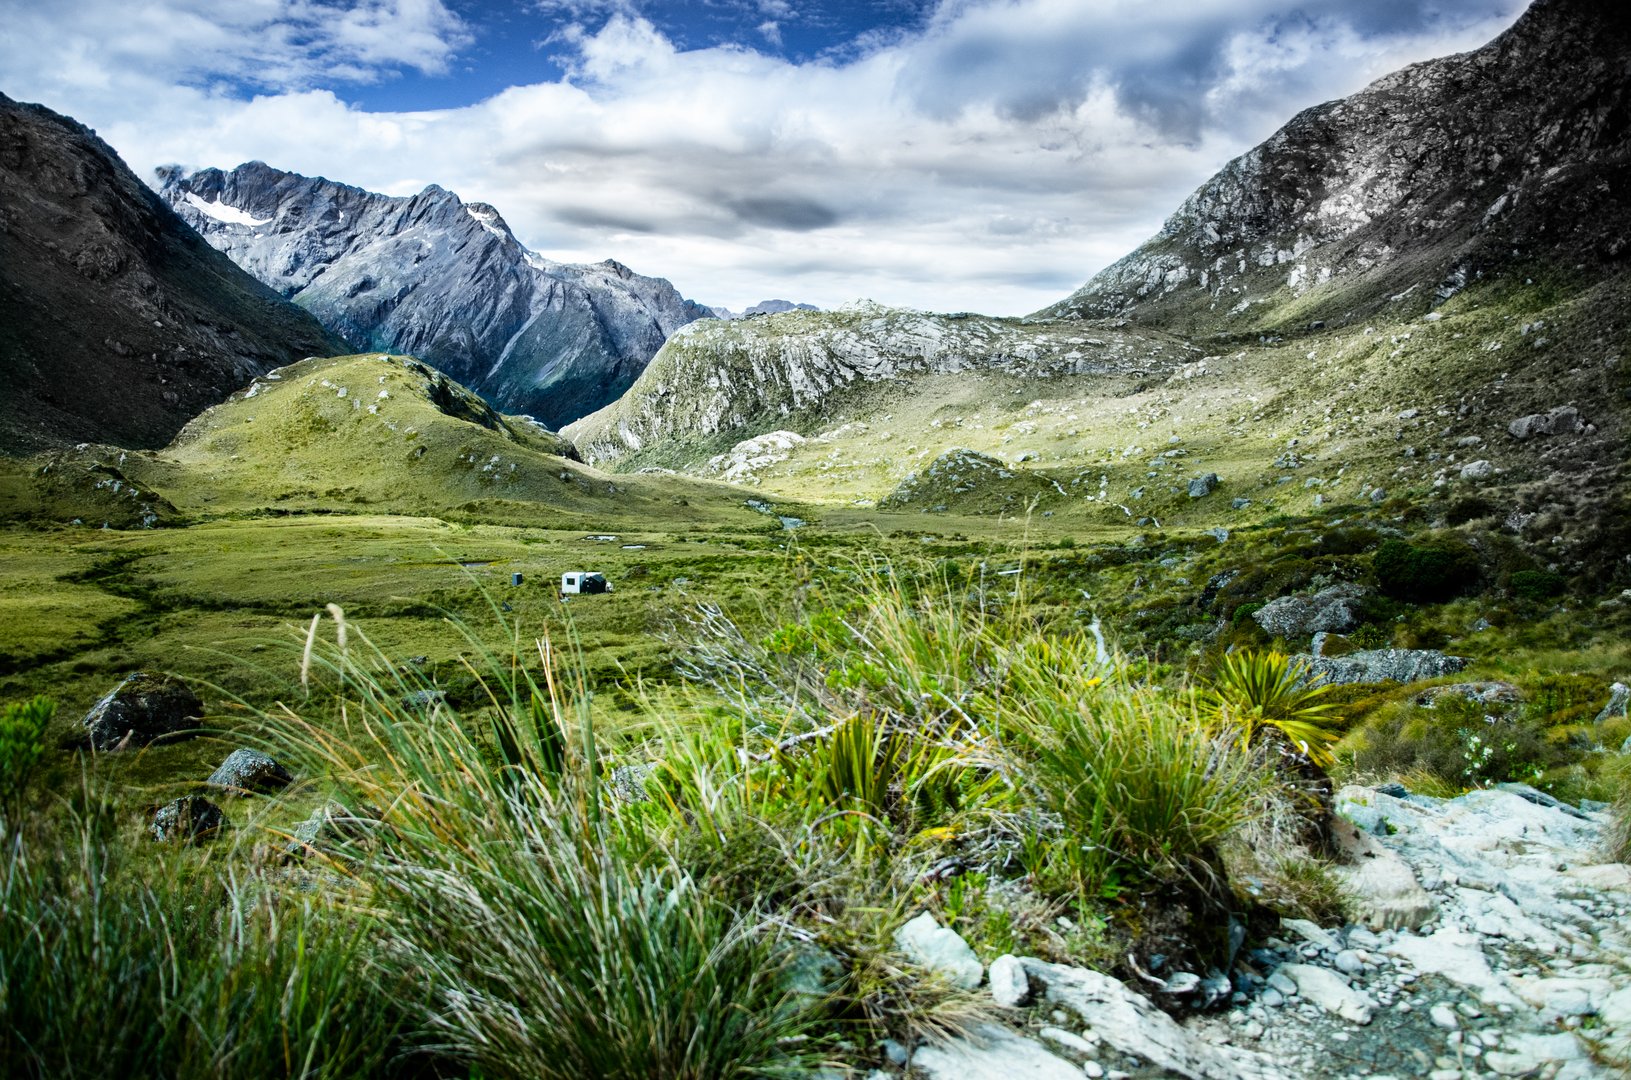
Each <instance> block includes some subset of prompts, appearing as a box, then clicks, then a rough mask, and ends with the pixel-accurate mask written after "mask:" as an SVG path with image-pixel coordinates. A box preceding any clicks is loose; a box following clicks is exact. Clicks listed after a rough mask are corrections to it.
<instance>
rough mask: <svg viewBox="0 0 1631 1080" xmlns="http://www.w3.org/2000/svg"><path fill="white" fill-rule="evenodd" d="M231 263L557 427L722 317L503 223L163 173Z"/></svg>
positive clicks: (433, 188)
mask: <svg viewBox="0 0 1631 1080" xmlns="http://www.w3.org/2000/svg"><path fill="white" fill-rule="evenodd" d="M159 180H160V182H161V184H162V193H163V195H164V198H165V199H166V200H167V201H168V202H169V204H170V205H171V206H172V207H174V208H175V210H176V212H177V213H179V214H180V215H181V216H182V217H183V218H185V219H186V220H187V221H189V222H190V223H191V224H192V225H193V226H194V227H195V228H197V229H198V230H199V232H200V233H202V234H203V235H204V237H205V238H206V239H207V240H208V241H209V242H210V243H211V244H212V245H214V246H215V247H216V248H218V249H220V250H221V251H223V252H225V253H226V254H227V255H228V256H230V257H231V258H232V259H233V261H235V262H237V263H238V264H239V265H240V266H242V267H243V268H244V269H246V270H248V271H249V272H250V273H252V274H254V275H255V276H256V277H257V278H259V279H260V280H261V281H263V282H265V283H266V284H267V285H269V286H270V287H272V288H274V289H276V290H277V291H278V292H280V293H282V294H283V295H284V296H286V297H288V298H290V299H292V300H294V301H295V302H296V303H297V304H299V305H300V306H302V307H304V308H306V309H307V310H308V311H310V312H312V313H313V314H314V315H316V316H317V317H318V318H319V319H320V320H321V321H322V322H323V323H324V324H325V325H327V326H328V327H330V328H331V329H333V330H334V331H335V332H336V333H338V334H340V335H342V336H344V337H345V338H347V339H348V340H349V341H351V342H353V343H354V344H355V345H357V346H358V347H364V348H367V349H370V350H379V351H385V352H398V353H411V354H413V355H415V356H419V357H422V358H424V359H425V360H427V361H428V362H430V363H432V364H434V365H435V366H436V367H438V368H440V369H442V370H443V371H445V372H447V373H448V374H449V375H451V376H452V377H454V378H456V379H458V380H459V381H461V382H463V383H466V384H467V385H470V386H471V387H473V388H475V389H476V390H477V391H478V392H480V393H481V394H483V395H484V396H485V397H487V398H488V400H490V401H492V402H493V404H494V405H495V406H497V407H499V408H501V409H503V410H505V411H507V412H512V413H522V414H527V415H531V416H535V417H537V418H538V419H540V420H541V421H543V422H544V423H546V424H549V425H550V426H552V427H558V426H560V425H563V424H565V423H567V422H569V421H571V420H573V419H576V418H577V417H578V416H581V415H584V414H585V413H588V412H591V411H593V410H594V409H597V408H599V407H601V406H602V405H605V404H607V403H608V402H610V401H613V400H615V399H616V398H617V397H618V396H619V395H620V394H621V393H622V392H623V390H625V389H626V388H627V387H628V386H629V385H630V384H631V383H632V382H633V381H634V379H635V378H636V377H637V376H638V375H639V374H640V372H641V371H643V370H644V369H645V366H646V364H647V363H648V362H649V361H650V359H651V357H652V356H653V355H654V354H655V353H656V352H657V350H658V349H659V348H660V347H661V346H662V343H663V342H664V341H665V340H666V339H667V337H668V335H669V334H671V333H673V332H674V331H675V330H676V329H678V328H679V327H680V326H683V325H685V324H686V323H688V322H690V321H692V320H694V319H698V318H703V317H705V316H706V315H707V314H708V312H707V310H706V309H704V308H702V307H701V306H700V305H697V304H693V303H692V302H691V301H689V300H686V299H685V298H684V297H682V296H680V295H679V293H678V291H676V290H675V289H674V287H673V286H672V285H671V284H670V283H669V282H667V281H664V280H663V279H661V278H649V277H644V276H641V275H639V274H636V273H635V272H634V271H632V270H630V269H629V268H628V267H626V266H623V265H622V264H620V263H617V262H614V261H611V260H607V261H606V262H603V263H599V264H595V265H592V266H575V265H571V264H567V263H558V262H554V261H553V260H550V259H546V258H544V257H542V256H540V255H538V254H536V253H535V252H532V251H529V250H528V249H527V248H526V247H525V246H523V245H522V244H521V243H520V241H518V240H517V239H516V237H515V234H514V232H512V231H511V229H510V226H509V224H508V223H507V222H506V221H505V220H504V218H503V216H502V214H500V213H499V211H498V210H497V208H495V207H493V206H491V205H490V204H487V203H482V202H469V203H467V202H464V201H463V200H462V199H460V198H459V196H458V195H457V194H455V193H454V192H451V191H448V190H447V189H445V188H443V187H440V186H439V185H436V184H431V185H429V186H428V187H426V188H425V189H424V190H423V191H421V192H419V194H417V195H413V196H410V197H406V198H400V197H393V196H388V195H381V194H377V193H375V192H371V191H366V190H364V189H362V188H357V187H352V186H350V185H346V184H339V183H335V182H334V181H331V180H327V179H324V178H322V177H316V178H313V177H306V176H302V175H300V174H298V173H291V172H285V171H283V170H281V169H276V168H273V167H271V166H269V165H266V164H265V163H263V162H248V163H246V164H244V165H240V166H238V167H237V168H236V169H231V170H221V169H202V170H199V171H197V172H194V173H191V174H187V173H184V172H182V171H181V170H179V169H175V168H167V169H164V170H161V171H160V173H159Z"/></svg>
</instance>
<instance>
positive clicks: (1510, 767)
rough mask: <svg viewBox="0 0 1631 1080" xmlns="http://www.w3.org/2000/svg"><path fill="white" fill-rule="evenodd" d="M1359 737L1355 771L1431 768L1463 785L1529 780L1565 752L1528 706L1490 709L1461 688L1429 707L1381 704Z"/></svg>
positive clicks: (1385, 772)
mask: <svg viewBox="0 0 1631 1080" xmlns="http://www.w3.org/2000/svg"><path fill="white" fill-rule="evenodd" d="M1355 744H1356V747H1355V752H1354V760H1353V764H1354V769H1355V771H1356V772H1359V773H1361V774H1370V775H1390V776H1404V775H1406V774H1409V773H1412V772H1419V773H1427V774H1431V775H1432V776H1434V777H1437V778H1438V779H1439V780H1441V781H1443V782H1444V783H1446V784H1452V785H1455V786H1457V787H1462V788H1467V787H1483V786H1487V785H1490V784H1499V783H1505V782H1507V781H1521V782H1524V783H1531V784H1532V783H1535V782H1536V781H1537V780H1538V779H1540V778H1541V777H1542V776H1543V775H1544V773H1545V772H1546V770H1547V769H1549V768H1551V767H1552V766H1553V765H1555V764H1558V763H1560V761H1561V760H1562V757H1563V754H1562V753H1561V752H1560V750H1559V749H1558V748H1556V747H1553V746H1551V745H1550V744H1549V743H1548V741H1547V739H1546V734H1545V726H1544V724H1543V723H1542V722H1539V721H1538V720H1537V719H1535V718H1533V717H1532V716H1530V715H1529V712H1528V710H1517V711H1515V713H1514V714H1512V715H1496V714H1491V713H1489V712H1487V711H1486V709H1485V706H1484V705H1483V704H1482V703H1480V702H1473V701H1468V700H1467V699H1465V698H1462V697H1459V696H1456V695H1443V696H1441V697H1440V698H1439V699H1438V701H1437V702H1436V703H1435V704H1434V706H1433V707H1431V708H1427V707H1425V706H1417V705H1413V704H1410V703H1407V702H1400V703H1397V704H1395V705H1393V706H1391V707H1387V708H1384V709H1381V710H1378V712H1377V714H1376V715H1375V716H1374V717H1373V718H1372V719H1371V720H1370V721H1369V722H1368V723H1367V724H1366V725H1365V729H1364V731H1363V732H1361V733H1360V734H1359V735H1358V736H1357V737H1356V739H1355Z"/></svg>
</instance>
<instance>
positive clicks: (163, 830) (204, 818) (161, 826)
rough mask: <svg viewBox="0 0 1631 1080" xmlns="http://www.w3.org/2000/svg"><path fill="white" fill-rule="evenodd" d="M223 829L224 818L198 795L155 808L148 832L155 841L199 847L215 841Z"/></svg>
mask: <svg viewBox="0 0 1631 1080" xmlns="http://www.w3.org/2000/svg"><path fill="white" fill-rule="evenodd" d="M226 827H227V816H226V814H224V813H222V812H221V808H220V807H219V806H216V805H215V804H214V803H212V802H210V801H209V800H208V799H206V798H204V797H203V796H202V795H183V796H182V797H181V798H179V799H175V800H173V801H172V802H167V803H165V804H164V805H163V806H161V807H159V809H158V812H157V813H156V814H154V815H153V824H152V826H151V827H150V828H151V831H152V833H153V839H155V840H164V841H170V840H179V841H181V842H182V843H184V844H201V843H203V842H204V841H206V840H213V839H215V837H217V836H219V835H220V834H221V831H222V830H223V829H225V828H226Z"/></svg>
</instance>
